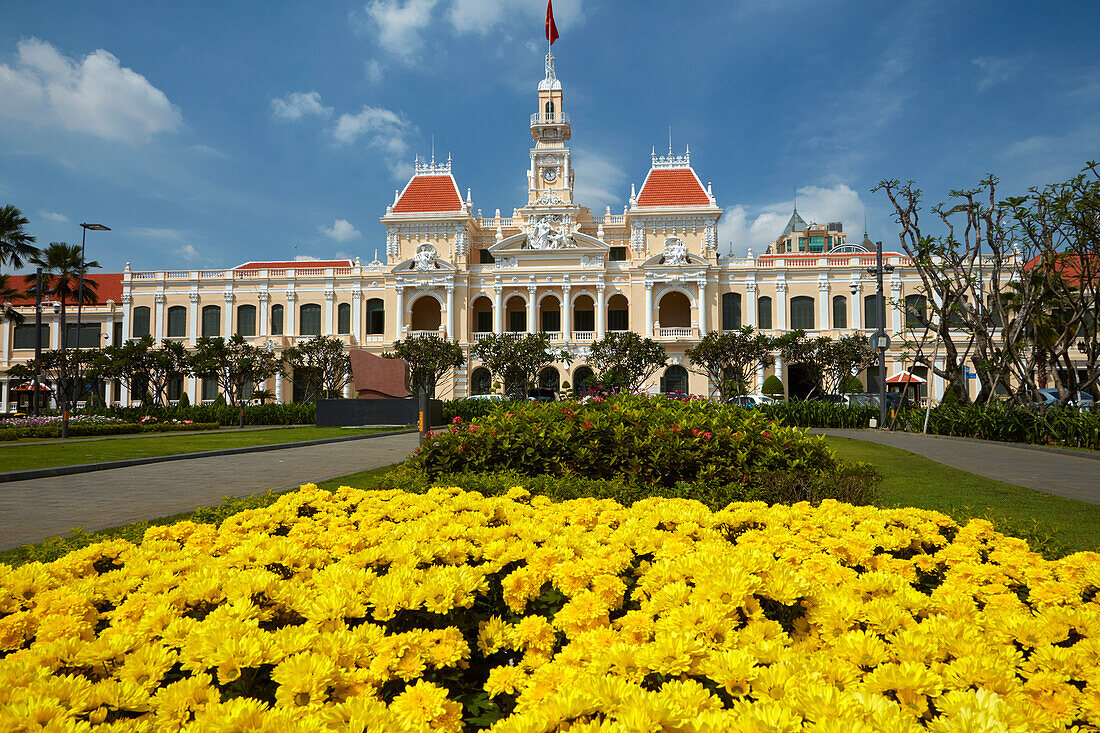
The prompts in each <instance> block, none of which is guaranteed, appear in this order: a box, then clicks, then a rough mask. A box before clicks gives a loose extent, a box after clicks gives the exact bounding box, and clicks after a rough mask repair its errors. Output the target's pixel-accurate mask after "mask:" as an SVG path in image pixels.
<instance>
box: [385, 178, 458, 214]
mask: <svg viewBox="0 0 1100 733" xmlns="http://www.w3.org/2000/svg"><path fill="white" fill-rule="evenodd" d="M437 211H462V197H461V196H460V195H459V193H458V186H457V185H455V179H454V178H452V177H451V176H413V178H412V180H411V181H409V185H407V186H405V190H404V191H402V192H401V196H400V197H399V198H398V199H397V203H396V204H394V206H393V213H395V214H423V213H432V212H437Z"/></svg>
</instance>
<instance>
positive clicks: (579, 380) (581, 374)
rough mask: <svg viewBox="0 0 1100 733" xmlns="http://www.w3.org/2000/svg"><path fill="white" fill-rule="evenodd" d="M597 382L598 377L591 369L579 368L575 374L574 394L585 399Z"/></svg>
mask: <svg viewBox="0 0 1100 733" xmlns="http://www.w3.org/2000/svg"><path fill="white" fill-rule="evenodd" d="M595 381H596V375H595V373H594V372H593V371H592V370H591V369H589V368H588V367H586V366H582V367H577V370H576V371H575V372H573V393H574V394H576V395H577V397H583V396H584V395H585V394H586V393H587V392H588V389H589V387H591V386H592V385H593V383H595Z"/></svg>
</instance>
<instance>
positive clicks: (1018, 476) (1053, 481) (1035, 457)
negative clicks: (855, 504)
mask: <svg viewBox="0 0 1100 733" xmlns="http://www.w3.org/2000/svg"><path fill="white" fill-rule="evenodd" d="M810 432H812V433H816V434H818V435H836V436H838V437H841V438H854V439H856V440H866V441H870V442H872V443H881V444H882V445H888V446H891V447H893V448H900V449H902V450H907V451H909V452H910V453H917V454H919V455H922V456H925V457H927V458H931V459H932V460H933V461H937V462H938V463H943V464H945V465H948V466H952V467H954V468H958V469H961V470H963V471H969V472H970V473H976V474H978V475H980V476H986V477H988V478H991V479H996V480H997V481H1005V482H1007V483H1010V484H1016V485H1017V486H1026V487H1027V488H1029V489H1038V490H1039V491H1046V492H1049V493H1051V494H1057V495H1058V496H1065V497H1069V498H1070V499H1078V500H1080V501H1087V502H1089V503H1091V504H1100V460H1097V459H1096V458H1095V457H1091V456H1084V455H1082V456H1077V455H1071V454H1070V453H1069V452H1068V451H1067V452H1058V453H1054V452H1047V451H1041V450H1034V449H1031V448H1020V447H1016V446H1013V445H1006V444H1004V443H993V442H984V441H976V440H959V439H953V438H947V437H941V436H937V435H921V434H919V433H890V432H886V431H880V430H842V429H839V428H827V429H820V428H814V429H811V430H810Z"/></svg>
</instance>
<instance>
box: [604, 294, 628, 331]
mask: <svg viewBox="0 0 1100 733" xmlns="http://www.w3.org/2000/svg"><path fill="white" fill-rule="evenodd" d="M607 330H608V331H629V330H630V302H629V301H627V299H626V296H625V295H623V294H622V293H615V294H614V295H612V296H611V297H610V298H608V300H607Z"/></svg>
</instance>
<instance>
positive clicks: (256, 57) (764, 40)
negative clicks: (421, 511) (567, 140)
mask: <svg viewBox="0 0 1100 733" xmlns="http://www.w3.org/2000/svg"><path fill="white" fill-rule="evenodd" d="M544 12H545V4H544V3H543V2H542V0H370V1H368V2H366V3H364V2H361V1H360V2H328V3H321V2H297V3H268V2H258V1H250V2H244V1H242V2H230V3H226V2H216V3H214V2H202V1H201V0H195V2H191V3H187V4H179V3H175V4H169V3H134V2H99V3H84V2H80V3H77V2H42V3H5V4H4V5H3V7H2V8H0V203H13V204H15V205H16V206H17V207H19V208H20V209H21V210H23V212H24V213H25V214H26V215H27V216H28V218H30V220H31V227H30V229H31V232H32V233H33V234H35V235H36V236H37V237H38V240H39V243H41V244H45V243H48V242H51V241H61V240H65V241H69V242H78V241H79V239H80V229H79V227H78V226H77V225H78V223H79V222H80V221H101V222H103V223H104V224H107V225H108V226H111V227H112V228H113V231H111V232H109V233H95V232H93V233H92V234H91V235H90V237H89V242H88V248H89V254H88V256H89V258H90V259H91V258H94V259H97V260H98V261H99V262H100V263H101V264H103V265H104V267H105V268H106V269H108V270H114V271H117V270H118V269H121V268H122V266H123V265H124V263H125V262H127V261H129V262H131V263H132V266H133V267H134V268H135V269H158V268H173V269H176V268H178V269H184V268H199V267H202V268H219V267H231V266H233V265H236V264H239V263H241V262H244V261H246V260H249V259H261V258H263V259H276V258H289V257H292V256H294V254H295V248H294V246H295V245H297V254H298V255H300V256H303V257H319V258H327V257H333V256H345V255H346V256H352V257H354V256H356V255H358V256H360V257H362V258H363V259H364V260H366V261H369V260H370V259H371V258H373V256H374V252H375V250H376V249H377V250H384V246H385V245H384V238H385V236H384V230H383V228H382V226H381V224H379V222H378V217H379V216H381V215H382V214H383V213H384V210H385V206H386V204H387V203H389V202H390V201H392V200H393V192H394V189H395V188H400V187H403V186H404V184H405V183H406V181H407V179H408V175H409V174H410V172H411V169H412V160H413V156H414V155H415V154H420V155H422V156H425V155H428V154H429V152H430V148H431V139H432V136H433V135H434V136H435V145H436V155H437V157H438V158H445V157H446V155H447V153H448V151H450V153H451V154H452V156H453V160H454V171H455V176H456V179H457V181H458V184H459V186H460V187H461V188H462V190H463V192H465V189H466V188H467V187H469V188H472V189H473V199H474V205H475V207H477V208H481V209H483V210H484V211H485V213H486V214H487V215H488V214H491V213H492V212H493V211H494V210H495V209H496V208H500V209H501V210H502V211H503V212H505V214H506V215H507V214H508V213H510V212H511V210H512V208H513V207H515V206H519V205H522V203H523V202H524V200H525V186H526V178H525V175H526V169H527V162H528V149H529V146H530V135H529V131H528V129H527V126H528V117H529V115H530V114H531V113H532V112H533V111H535V101H534V100H535V86H536V84H537V82H538V80H539V79H541V78H542V71H543V54H544V53H545V40H544V38H543V25H542V18H543V13H544ZM555 15H556V18H557V23H558V28H559V30H560V32H561V39H560V40H559V41H558V42H557V43H556V44H555V45H554V51H555V55H556V56H557V69H558V77H559V78H560V79H561V80H562V82H563V84H564V87H565V94H566V101H565V104H566V109H567V111H568V112H569V113H570V114H571V116H572V121H573V140H572V145H573V148H574V150H575V157H576V164H577V189H578V195H579V197H580V201H581V203H584V204H587V205H589V206H591V207H592V208H593V210H595V211H598V212H599V211H603V208H604V206H605V205H610V206H611V208H612V211H614V212H621V210H622V207H623V205H624V203H625V202H626V198H627V197H628V195H629V191H630V184H631V183H632V182H634V183H637V184H639V185H640V184H641V182H642V180H643V178H644V177H645V174H646V171H647V170H648V168H649V154H650V150H651V148H652V147H653V146H657V149H658V151H659V152H661V151H663V150H664V149H667V146H668V128H669V127H670V126H671V127H672V137H673V147H674V148H675V149H676V150H677V151H682V149H683V147H684V146H685V145H690V146H691V154H692V162H693V164H694V166H695V169H696V171H697V172H698V174H699V176H700V178H702V180H703V181H704V182H706V181H712V182H713V187H714V193H715V196H716V198H717V199H718V203H719V205H721V206H723V207H724V208H725V210H726V214H725V216H724V218H723V225H722V229H721V245H722V248H723V249H726V248H728V247H732V250H733V251H734V252H735V253H739V254H740V253H743V252H744V251H745V249H746V248H748V247H753V248H754V249H755V251H756V252H760V251H761V248H762V246H763V244H764V243H765V242H767V241H769V240H771V239H774V238H775V236H776V235H777V233H778V230H779V229H781V228H782V225H783V223H784V222H785V220H786V217H787V215H788V214H789V212H790V208H791V203H792V198H793V196H794V192H795V190H796V189H797V190H798V200H799V211H800V212H801V213H803V214H804V216H806V217H807V218H808V219H809V218H813V219H816V220H818V221H826V220H838V219H839V220H842V221H843V222H844V224H845V230H846V231H848V232H849V233H850V235H849V236H852V235H853V233H854V235H855V236H856V237H858V235H859V234H860V233H861V231H862V228H863V217H864V212H865V211H866V214H867V217H868V221H869V227H870V231H871V236H872V238H874V239H882V240H883V241H884V242H886V243H887V244H890V243H891V242H896V241H897V240H896V236H897V233H896V227H895V226H894V225H893V223H892V221H891V218H890V215H889V211H888V209H887V203H888V202H886V201H885V199H884V198H883V197H882V195H881V194H875V195H873V194H871V193H870V189H871V188H872V187H873V186H874V184H875V183H876V182H878V181H879V180H880V179H882V178H900V179H903V180H905V179H913V180H915V181H917V182H918V184H919V185H920V186H921V187H922V188H923V189H924V190H925V191H926V192H927V196H928V198H929V199H930V200H931V201H933V202H935V201H940V200H943V199H944V198H945V197H946V194H947V191H948V190H949V189H951V188H961V187H965V186H969V185H972V184H973V183H975V182H976V181H977V180H978V179H980V178H981V177H982V176H983V175H984V174H985V173H988V172H992V173H995V174H996V175H998V176H999V177H1000V178H1001V181H1002V183H1001V185H1002V189H1003V191H1004V192H1005V193H1006V194H1007V193H1009V192H1018V191H1022V190H1024V189H1026V188H1027V187H1028V186H1032V185H1039V184H1043V183H1048V182H1052V181H1055V180H1059V179H1064V178H1066V177H1068V176H1070V175H1072V174H1073V173H1075V172H1076V171H1078V170H1079V169H1080V168H1081V166H1082V165H1083V164H1084V162H1085V161H1086V160H1087V159H1090V158H1097V157H1100V156H1098V153H1100V144H1098V143H1100V53H1098V52H1097V51H1096V44H1095V39H1094V33H1095V29H1096V28H1097V27H1098V25H1100V4H1096V3H1092V2H1058V3H1049V4H1048V3H1043V4H1040V3H1031V2H1004V1H1002V2H958V1H957V0H956V1H954V2H920V3H907V2H901V3H881V2H858V1H853V2H809V1H805V0H802V1H799V0H790V1H783V0H777V1H775V2H729V1H728V0H727V1H725V2H713V3H711V2H692V3H682V4H681V3H669V2H652V1H651V2H596V1H594V0H558V1H557V2H556V3H555Z"/></svg>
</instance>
